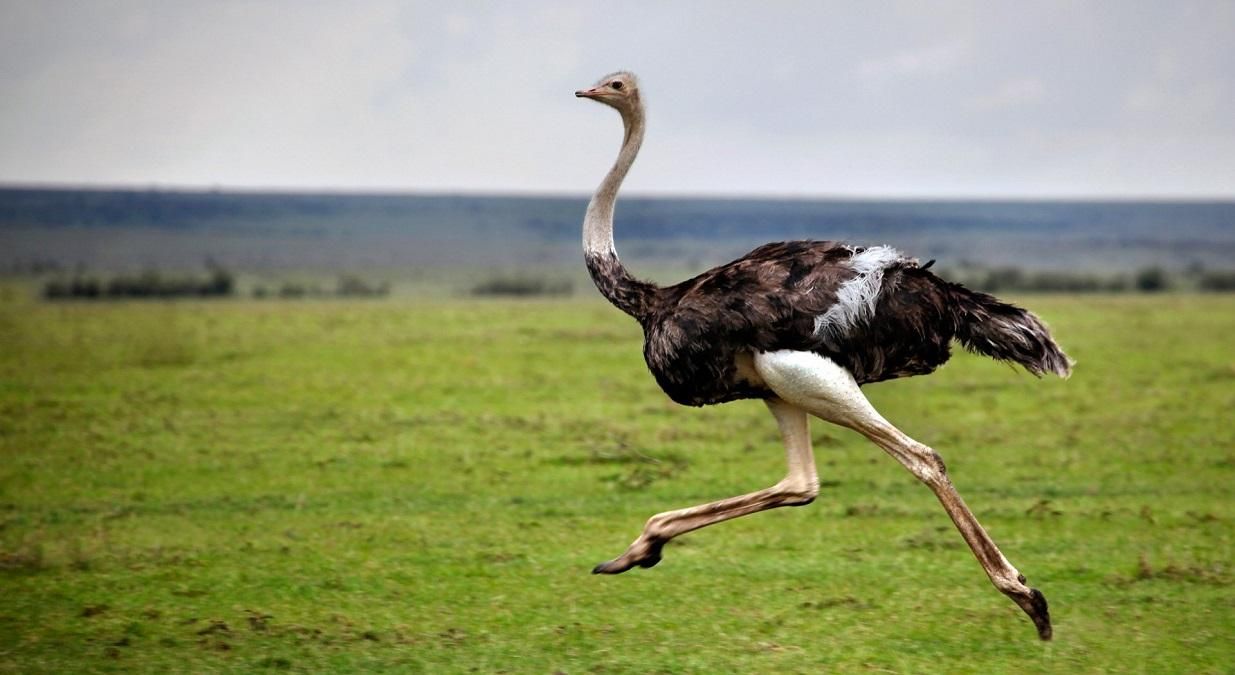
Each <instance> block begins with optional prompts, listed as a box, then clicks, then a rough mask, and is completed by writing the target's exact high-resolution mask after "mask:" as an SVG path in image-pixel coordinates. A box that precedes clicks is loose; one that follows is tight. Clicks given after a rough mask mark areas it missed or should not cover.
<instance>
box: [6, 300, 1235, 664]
mask: <svg viewBox="0 0 1235 675" xmlns="http://www.w3.org/2000/svg"><path fill="white" fill-rule="evenodd" d="M0 297H2V298H3V300H0V671H5V672H23V673H28V672H88V671H117V672H118V671H125V672H128V671H146V672H153V671H169V670H170V671H192V672H210V671H234V670H245V671H247V670H259V669H263V668H269V669H276V670H280V669H283V670H287V669H290V670H303V671H317V672H331V671H371V670H382V671H400V670H401V671H408V672H426V673H440V672H468V671H476V672H531V673H553V672H558V671H561V672H566V673H584V672H634V673H647V672H701V673H713V672H822V671H832V672H836V671H842V672H843V671H857V672H862V671H876V672H972V673H999V672H1030V673H1032V672H1054V673H1078V672H1145V673H1162V672H1180V673H1198V672H1231V671H1232V663H1235V562H1233V561H1235V425H1232V419H1233V412H1232V411H1235V338H1233V337H1232V336H1233V335H1235V297H1230V296H1224V297H1219V296H1209V297H1201V296H1175V295H1167V296H1158V297H1144V296H1142V297H1130V296H1119V297H1114V296H1084V297H1029V298H1020V300H1022V301H1023V302H1024V303H1025V304H1027V305H1029V306H1031V307H1033V308H1034V309H1036V310H1038V311H1039V313H1040V314H1042V315H1043V316H1044V317H1045V318H1046V319H1047V320H1048V321H1049V322H1050V323H1051V324H1052V326H1053V327H1054V328H1055V331H1056V333H1057V335H1058V337H1059V339H1060V341H1061V342H1062V343H1063V344H1064V345H1065V347H1066V348H1068V350H1069V351H1070V353H1071V354H1072V355H1073V356H1074V357H1075V358H1076V359H1077V360H1078V362H1079V365H1078V367H1077V369H1076V373H1075V375H1074V376H1073V378H1072V379H1071V380H1070V381H1066V382H1064V381H1059V380H1042V381H1038V380H1035V379H1034V378H1033V377H1031V376H1029V375H1027V374H1025V373H1023V372H1020V371H1013V370H1010V369H1009V368H1008V367H1007V366H1004V365H1000V364H997V363H994V362H991V361H988V360H982V359H978V358H976V357H971V356H969V355H964V354H962V355H958V356H957V358H955V359H954V360H953V362H952V363H950V364H949V365H948V366H946V367H945V368H944V369H942V370H941V371H940V372H939V373H937V374H935V375H933V376H931V377H926V378H916V379H912V380H907V381H901V382H892V383H885V384H879V385H873V386H870V387H867V392H868V395H869V396H870V397H871V399H872V400H873V401H874V402H875V405H876V406H877V407H878V408H880V409H881V410H882V411H883V412H884V414H885V415H886V416H887V417H888V418H889V419H891V420H892V421H893V422H895V423H897V424H898V425H899V426H900V427H901V428H903V429H904V430H906V431H907V432H908V433H909V434H910V435H913V436H914V437H916V438H917V439H919V440H921V441H923V442H925V443H927V444H929V445H931V446H932V447H934V448H936V449H937V450H939V451H940V452H941V453H942V454H943V456H944V458H945V459H946V460H947V462H948V466H949V468H950V471H951V475H952V477H953V480H954V482H955V483H956V485H957V487H958V488H959V490H960V491H961V493H962V494H963V495H964V496H965V498H966V499H967V500H968V501H969V503H970V505H971V506H972V507H973V508H974V510H975V512H976V513H977V515H978V516H979V518H981V519H982V520H983V522H984V523H985V524H986V525H987V527H988V529H989V530H990V531H991V533H992V535H993V536H994V537H995V538H996V540H997V541H998V542H999V543H1000V544H1001V546H1002V547H1003V549H1004V551H1005V553H1006V554H1007V555H1008V557H1009V558H1010V559H1011V560H1012V561H1013V563H1014V564H1016V565H1017V566H1018V567H1019V568H1020V569H1021V571H1023V572H1024V573H1025V574H1026V575H1027V576H1028V577H1029V580H1030V582H1031V583H1032V585H1034V586H1037V587H1038V588H1040V589H1041V590H1042V591H1043V592H1044V593H1045V594H1046V597H1047V598H1048V599H1049V600H1050V602H1051V610H1052V615H1053V617H1054V619H1055V624H1056V626H1055V636H1056V637H1055V640H1054V642H1051V643H1041V642H1039V641H1038V639H1037V637H1036V635H1035V633H1034V630H1033V627H1032V625H1031V624H1030V622H1029V621H1028V620H1027V618H1026V617H1025V616H1024V615H1023V614H1022V613H1021V611H1020V610H1019V609H1017V608H1016V607H1015V606H1014V605H1013V604H1012V603H1011V602H1009V601H1008V600H1007V599H1006V598H1004V597H1003V596H1002V595H1000V594H999V593H998V592H997V591H995V590H994V589H993V588H992V587H991V586H990V584H989V583H988V582H987V580H986V578H985V577H984V575H983V574H982V572H981V570H980V568H979V567H978V565H977V563H976V562H975V561H974V560H973V558H972V556H971V555H970V553H969V551H968V550H967V549H966V548H965V547H964V546H963V544H962V542H961V539H960V537H959V535H957V534H956V532H955V531H953V529H952V527H951V524H950V523H949V521H948V520H947V517H946V516H945V514H944V512H943V510H942V509H941V508H940V507H939V505H938V503H937V502H936V501H935V500H934V497H933V496H932V495H931V493H930V491H929V490H927V489H926V488H925V487H924V486H922V485H919V484H917V483H916V482H915V480H914V479H913V478H912V477H911V476H910V475H909V474H908V473H907V472H906V471H905V470H904V469H902V468H901V467H900V466H899V465H898V464H896V463H895V462H894V461H893V460H891V459H890V458H888V457H886V456H884V455H883V454H882V453H881V452H880V451H879V450H878V449H877V448H875V447H874V446H872V445H870V444H869V443H867V442H866V441H864V440H862V439H860V438H859V437H858V436H856V435H855V434H852V433H850V432H847V431H843V430H840V429H837V428H833V427H829V426H827V425H825V424H823V423H819V422H816V423H815V424H814V425H813V432H814V438H815V444H816V454H817V457H818V461H819V465H820V477H821V479H822V481H823V492H822V494H821V495H820V498H819V499H818V501H816V502H815V503H814V504H812V505H810V506H808V507H805V508H799V509H781V510H777V511H773V512H769V513H764V514H759V515H755V516H752V517H750V518H744V519H739V520H737V521H733V522H731V523H726V524H723V525H719V526H717V527H714V528H708V529H705V530H702V531H700V532H696V533H693V534H690V535H687V536H685V537H683V538H681V539H680V540H677V541H675V542H674V543H672V544H670V545H669V546H668V547H667V548H666V551H665V560H664V562H663V563H661V565H660V566H658V567H656V568H655V569H651V570H634V571H632V572H630V573H628V574H625V575H622V576H618V577H595V576H592V575H590V574H589V571H590V569H591V567H592V565H593V564H595V563H597V562H599V561H601V560H605V559H608V558H610V557H612V556H614V555H616V554H618V553H620V552H621V551H622V550H623V549H624V548H625V546H626V545H627V544H628V543H629V542H630V541H631V540H632V539H633V538H634V536H635V535H636V534H637V532H638V530H639V528H640V527H641V526H642V524H643V521H644V520H645V519H646V518H647V516H649V515H651V514H652V513H655V512H658V511H663V510H667V509H670V508H676V507H681V506H687V505H690V504H695V503H699V502H702V501H707V500H711V499H715V498H718V497H723V496H730V495H734V494H738V493H740V492H746V491H749V490H753V489H757V488H761V487H766V486H767V485H770V484H771V483H773V482H775V481H776V480H777V479H779V478H780V477H781V475H782V474H783V471H784V466H783V457H782V452H783V451H782V450H781V447H780V443H779V440H778V438H777V435H776V430H775V425H774V423H773V421H772V419H771V416H770V415H768V414H767V412H766V411H765V410H764V408H763V406H762V405H761V404H759V403H757V402H740V403H734V404H730V405H727V406H721V407H714V408H708V409H702V410H695V409H688V408H682V407H677V406H674V405H672V404H671V403H669V402H668V401H667V400H666V399H665V397H664V396H663V395H662V394H661V393H660V392H659V391H658V390H657V389H656V386H655V384H654V382H653V381H652V379H651V378H650V377H649V376H648V374H647V373H646V371H645V369H644V366H643V364H642V359H641V356H640V336H639V331H638V328H637V326H636V325H635V324H634V323H633V322H631V321H629V320H628V319H627V318H626V317H625V316H623V315H621V314H620V313H619V312H617V311H616V310H613V309H612V308H610V307H608V306H606V305H603V304H601V303H600V302H599V301H597V302H588V301H582V300H571V301H558V302H548V301H532V302H518V303H516V302H497V301H494V302H489V301H454V302H428V301H414V302H413V301H408V300H387V301H379V302H372V303H369V302H351V303H348V302H341V301H339V302H336V301H321V302H302V303H298V302H290V303H274V302H267V303H259V302H240V301H237V302H183V303H174V304H160V303H149V304H142V303H131V304H107V305H86V304H54V305H53V304H43V303H38V302H34V301H30V300H27V299H26V298H25V295H24V294H22V293H19V292H17V291H15V290H14V289H13V288H9V289H7V290H6V292H5V293H4V294H3V295H2V296H0Z"/></svg>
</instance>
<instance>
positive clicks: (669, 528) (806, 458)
mask: <svg viewBox="0 0 1235 675" xmlns="http://www.w3.org/2000/svg"><path fill="white" fill-rule="evenodd" d="M767 405H768V409H769V410H771V411H772V414H773V415H774V416H775V417H776V423H777V425H778V426H780V433H781V436H782V437H783V438H784V441H785V454H786V456H787V459H788V463H789V471H788V473H787V475H786V476H785V478H784V479H782V480H781V481H780V482H779V483H777V484H776V485H773V486H772V487H770V488H766V489H764V490H759V491H757V492H751V493H748V494H744V495H740V496H738V497H730V498H729V499H722V500H720V501H715V502H711V503H708V504H701V505H699V506H692V507H690V508H685V509H678V510H676V511H666V512H664V513H658V514H656V515H654V516H652V517H651V518H649V519H648V522H647V524H646V525H644V527H643V533H642V534H640V535H639V538H638V539H636V540H635V541H634V543H632V544H631V545H630V547H629V548H627V549H626V552H625V553H623V554H622V555H620V556H618V557H617V558H614V559H613V560H610V561H608V562H603V563H601V564H599V565H597V566H596V568H595V569H593V570H592V573H593V574H618V573H620V572H625V571H626V570H628V569H630V568H632V567H635V566H636V565H637V566H639V567H651V566H653V565H655V564H656V563H658V562H660V550H661V548H663V547H664V545H665V543H666V542H668V541H669V540H670V539H673V538H674V537H676V536H678V535H679V534H684V533H686V532H690V531H691V530H697V529H699V528H701V527H706V526H708V525H712V524H714V523H719V522H721V521H725V520H729V519H731V518H737V517H739V516H745V515H747V514H750V513H757V512H759V511H766V510H767V509H774V508H776V507H778V506H802V505H804V504H809V503H811V502H812V501H814V500H815V496H816V495H818V494H819V476H818V474H816V473H815V457H814V455H813V454H812V453H811V448H810V430H809V429H808V423H809V418H808V417H807V416H806V412H805V411H803V410H801V409H800V408H796V407H794V406H792V405H789V404H788V403H785V402H784V401H780V400H777V399H769V400H768V401H767Z"/></svg>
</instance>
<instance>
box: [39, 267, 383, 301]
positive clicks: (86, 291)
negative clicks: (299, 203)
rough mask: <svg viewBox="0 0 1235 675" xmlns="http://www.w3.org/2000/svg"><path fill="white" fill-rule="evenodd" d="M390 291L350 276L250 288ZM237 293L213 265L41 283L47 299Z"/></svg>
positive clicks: (263, 294) (284, 293)
mask: <svg viewBox="0 0 1235 675" xmlns="http://www.w3.org/2000/svg"><path fill="white" fill-rule="evenodd" d="M389 294H390V284H389V283H387V282H384V281H383V282H380V283H372V282H368V281H365V280H364V279H361V278H360V277H357V276H353V275H343V276H341V277H339V279H338V281H337V283H336V284H335V287H334V288H332V289H323V288H322V287H321V286H320V285H318V284H312V283H309V284H306V283H299V282H292V281H287V282H283V283H281V284H279V285H277V286H274V287H271V288H268V287H266V286H264V285H258V286H255V287H254V288H253V291H252V295H253V297H254V298H258V299H266V298H281V299H296V298H324V297H348V298H356V297H383V296H386V295H389ZM237 295H239V292H238V290H237V287H236V281H235V277H234V275H233V274H232V273H231V272H229V271H227V270H226V269H223V268H222V267H220V266H218V265H214V264H210V265H207V274H206V275H205V276H192V275H189V276H186V275H180V276H176V275H168V274H164V273H162V272H159V271H157V270H147V271H145V272H142V273H140V274H118V275H115V276H112V277H109V278H103V277H99V276H94V275H90V274H87V273H84V272H78V273H77V274H75V275H73V276H72V277H70V278H55V279H51V280H49V281H47V282H46V283H45V284H44V285H43V297H44V298H46V299H48V300H124V299H141V298H162V299H170V298H229V297H236V296H237Z"/></svg>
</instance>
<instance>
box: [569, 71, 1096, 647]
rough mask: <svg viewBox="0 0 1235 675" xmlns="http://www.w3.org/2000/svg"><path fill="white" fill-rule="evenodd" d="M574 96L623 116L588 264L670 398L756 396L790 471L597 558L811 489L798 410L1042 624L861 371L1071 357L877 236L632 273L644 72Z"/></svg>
mask: <svg viewBox="0 0 1235 675" xmlns="http://www.w3.org/2000/svg"><path fill="white" fill-rule="evenodd" d="M575 96H578V97H580V98H589V99H592V100H594V101H599V102H601V103H604V104H605V105H607V106H609V107H611V108H614V109H615V110H617V111H618V113H619V114H620V115H621V117H622V123H623V126H624V127H625V131H626V135H625V138H624V140H623V142H622V147H621V151H620V152H619V153H618V158H617V161H616V162H615V163H614V165H613V168H612V169H610V170H609V173H608V174H607V175H606V176H605V177H604V180H602V181H601V183H600V186H599V187H598V188H597V189H596V193H595V194H594V195H593V196H592V199H591V202H590V203H589V204H588V207H587V213H586V215H585V216H584V220H583V249H584V256H585V258H586V261H587V268H588V272H589V273H590V274H591V277H592V280H593V281H594V282H595V284H596V287H597V288H598V289H599V290H600V292H601V294H602V295H604V296H605V298H606V299H608V300H609V302H610V303H612V304H613V305H614V306H615V307H617V308H618V309H620V310H622V311H623V312H625V313H627V314H629V315H630V316H632V317H634V318H635V319H636V320H637V321H638V322H639V324H640V325H641V326H642V327H643V335H644V346H643V354H644V359H645V361H646V362H647V366H648V369H649V370H650V371H651V372H652V375H654V376H655V377H656V382H657V383H658V384H659V385H660V387H661V389H663V390H664V391H665V393H666V394H668V395H669V398H671V399H673V400H674V401H675V402H677V403H680V404H684V405H690V406H703V405H710V404H714V403H724V402H726V401H734V400H738V399H749V398H754V399H761V400H763V402H764V403H765V404H766V405H767V407H768V409H769V410H770V411H771V412H772V415H773V416H774V417H775V418H776V423H777V425H778V426H779V428H780V433H781V436H782V437H783V439H784V445H785V449H786V454H787V458H788V465H789V468H788V473H787V475H786V476H785V478H784V479H782V480H781V481H780V482H778V483H776V484H775V485H773V486H772V487H769V488H766V489H763V490H759V491H757V492H751V493H749V494H744V495H740V496H737V497H731V498H729V499H722V500H720V501H715V502H711V503H708V504H702V505H699V506H694V507H690V508H685V509H678V510H675V511H666V512H664V513H658V514H656V515H654V516H652V517H651V518H650V519H649V520H648V521H647V524H646V525H645V526H644V528H643V532H642V533H641V534H640V535H639V537H638V538H637V539H635V541H634V543H632V544H631V545H630V547H629V548H627V549H626V551H625V552H624V553H622V555H620V556H618V557H617V558H614V559H613V560H610V561H608V562H604V563H601V564H599V565H597V566H596V568H595V569H594V570H593V573H595V574H619V573H621V572H625V571H626V570H629V569H631V568H633V567H636V566H638V567H652V566H653V565H655V564H656V563H658V562H660V559H661V550H662V549H663V548H664V545H665V543H666V542H668V541H669V540H671V539H673V538H674V537H676V536H678V535H680V534H683V533H686V532H690V531H692V530H697V529H699V528H701V527H705V526H708V525H712V524H715V523H719V522H722V521H725V520H729V519H731V518H737V517H739V516H745V515H748V514H751V513H756V512H759V511H763V510H766V509H773V508H777V507H781V506H802V505H805V504H809V503H810V502H812V501H814V499H815V497H816V496H817V495H818V494H819V478H818V475H817V473H816V470H815V460H814V455H813V454H812V451H811V439H810V433H809V430H808V417H807V416H808V415H814V416H815V417H818V418H820V419H823V420H826V421H828V422H832V423H833V424H838V425H840V426H843V427H847V428H849V429H853V430H854V431H856V432H858V433H860V434H862V435H863V436H865V437H866V438H867V439H869V440H870V441H871V442H873V443H874V444H875V445H878V446H879V447H880V448H883V450H884V451H885V452H887V453H888V454H889V455H891V456H892V457H893V458H895V459H896V460H897V461H899V462H900V463H901V464H903V465H904V466H905V468H907V469H909V471H910V472H912V473H913V475H914V476H916V477H917V478H918V479H919V480H921V481H922V482H923V483H925V484H926V485H927V486H928V487H930V489H931V490H932V491H934V493H935V496H936V497H938V498H939V502H940V503H941V504H943V508H944V509H945V510H946V511H947V512H948V516H950V517H951V518H952V522H953V523H954V524H955V525H956V529H957V530H959V531H960V534H961V536H962V537H964V539H965V542H966V543H968V544H969V548H970V549H972V550H973V554H974V556H976V557H977V559H978V562H979V563H981V565H982V568H983V569H984V570H985V571H986V574H987V576H988V577H990V580H991V582H992V583H993V584H994V585H995V587H996V588H998V589H999V590H1000V591H1001V592H1003V593H1004V594H1005V595H1007V596H1008V597H1010V598H1011V599H1012V600H1013V601H1014V602H1015V603H1016V604H1017V605H1019V606H1020V608H1021V609H1022V610H1024V611H1025V613H1026V614H1028V615H1029V618H1030V619H1032V620H1033V622H1034V625H1035V626H1036V627H1037V630H1038V636H1039V637H1040V638H1041V639H1043V640H1049V639H1050V638H1051V620H1050V614H1049V613H1048V611H1047V605H1046V598H1045V597H1043V595H1042V593H1041V592H1040V591H1038V590H1037V589H1036V588H1031V587H1030V586H1028V585H1027V584H1026V580H1025V577H1024V576H1023V575H1022V574H1021V573H1020V572H1018V571H1017V569H1016V568H1015V567H1013V566H1012V563H1010V562H1008V559H1007V558H1005V557H1004V555H1003V553H1001V552H1000V551H999V548H998V547H997V546H996V545H995V542H994V541H993V540H992V539H991V537H990V536H989V535H988V534H987V533H986V531H985V530H984V529H982V526H981V525H980V524H978V520H977V518H975V517H974V515H973V513H972V512H971V511H970V510H969V508H968V507H967V506H966V505H965V502H964V501H963V500H962V499H961V496H960V495H959V494H958V493H957V492H956V489H955V488H954V487H952V482H951V481H950V480H949V479H948V474H947V469H946V468H945V467H944V463H943V459H942V458H941V457H940V456H939V455H938V454H937V453H936V452H935V451H934V450H932V449H931V448H929V447H927V446H925V445H923V444H921V443H919V442H917V441H915V440H913V439H912V438H910V437H909V436H907V435H905V434H904V433H902V432H901V431H900V430H899V429H897V428H896V427H894V426H892V425H891V424H890V423H889V422H888V421H887V420H885V419H884V418H883V417H882V416H881V415H880V414H879V413H878V412H876V411H875V409H874V408H873V407H872V406H871V404H870V402H868V401H867V400H866V397H865V396H863V394H862V391H861V389H859V387H860V385H863V384H866V383H868V382H879V381H881V380H889V379H893V378H897V377H908V376H911V375H925V374H927V373H930V372H932V371H934V370H935V369H936V368H938V367H939V366H940V365H942V364H943V363H944V362H945V361H947V360H948V357H949V356H950V353H949V343H950V342H951V341H952V339H953V338H956V339H957V340H959V341H960V343H961V344H962V345H964V346H965V347H966V348H968V349H970V350H972V351H975V352H978V353H981V354H985V355H987V356H990V357H993V358H996V359H1000V360H1003V361H1010V362H1015V363H1019V364H1021V365H1022V366H1023V367H1024V368H1025V369H1026V370H1028V371H1029V372H1031V373H1033V374H1034V375H1041V374H1042V373H1046V372H1050V373H1055V374H1056V375H1059V376H1061V377H1067V376H1068V375H1069V373H1070V371H1071V361H1070V359H1069V358H1068V357H1067V355H1065V354H1064V353H1063V351H1062V350H1061V349H1060V348H1059V346H1058V345H1056V344H1055V342H1054V340H1052V338H1051V335H1050V333H1049V331H1048V330H1047V327H1046V326H1045V325H1044V324H1043V323H1042V322H1041V321H1040V320H1039V319H1038V318H1037V317H1036V316H1034V315H1033V314H1031V313H1029V312H1027V311H1025V310H1023V309H1021V308H1019V307H1014V306H1012V305H1009V304H1006V303H1003V302H1000V301H999V300H997V299H995V298H994V297H992V296H990V295H986V294H984V293H977V292H974V291H970V290H968V289H966V288H964V287H963V286H960V285H959V284H954V283H949V282H946V281H943V280H942V279H940V278H939V277H936V276H935V275H934V274H931V273H930V272H929V271H927V269H926V268H927V267H929V264H928V265H926V266H922V265H919V264H918V262H917V261H916V260H914V259H912V258H906V257H904V256H903V255H901V254H900V253H898V252H897V251H896V250H894V249H892V248H890V247H887V246H874V247H870V248H862V247H858V246H849V245H846V244H843V243H838V242H831V241H790V242H781V243H773V244H765V245H764V246H760V247H759V248H756V249H755V250H753V251H751V252H750V253H748V254H746V255H745V256H743V257H741V258H739V259H737V260H734V261H733V262H731V263H728V264H726V265H722V266H720V267H717V268H715V269H712V270H709V271H707V272H704V273H703V274H700V275H699V276H697V277H695V278H693V279H690V280H687V281H684V282H682V283H680V284H677V285H676V286H668V287H664V288H661V287H658V286H655V285H653V284H650V283H647V282H644V281H639V280H638V279H635V278H634V277H632V276H631V275H630V274H629V273H628V272H627V271H626V268H625V267H624V266H623V265H622V263H621V261H620V260H618V256H617V252H616V250H615V249H614V246H613V210H614V203H615V202H616V201H617V193H618V188H619V187H620V186H621V184H622V180H623V179H624V178H625V177H626V173H627V172H628V171H629V170H630V167H631V164H633V163H634V161H635V155H636V154H638V152H639V146H640V144H641V143H642V142H643V132H644V108H643V103H642V101H641V100H640V93H639V83H638V80H636V78H635V76H634V75H633V74H631V73H628V72H617V73H614V74H612V75H608V76H606V77H604V78H602V79H601V80H600V81H599V82H597V83H596V85H595V86H593V87H591V88H590V89H584V90H581V91H577V92H575Z"/></svg>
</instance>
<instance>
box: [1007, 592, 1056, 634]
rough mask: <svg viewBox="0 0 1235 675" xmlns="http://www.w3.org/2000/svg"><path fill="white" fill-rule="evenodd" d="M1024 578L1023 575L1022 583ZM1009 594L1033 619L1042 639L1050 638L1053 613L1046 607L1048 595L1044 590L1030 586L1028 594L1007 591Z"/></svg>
mask: <svg viewBox="0 0 1235 675" xmlns="http://www.w3.org/2000/svg"><path fill="white" fill-rule="evenodd" d="M1024 578H1025V577H1021V579H1022V581H1021V583H1024V581H1023V580H1024ZM1007 595H1008V597H1010V598H1012V601H1013V602H1015V603H1016V604H1017V605H1018V606H1019V607H1020V608H1021V609H1023V610H1025V613H1026V614H1028V615H1029V618H1030V619H1031V620H1033V625H1034V627H1036V628H1037V629H1038V637H1039V638H1040V639H1042V640H1050V639H1051V635H1052V630H1051V613H1050V611H1049V610H1048V609H1047V608H1046V596H1044V595H1042V591H1039V590H1038V589H1036V588H1030V589H1029V593H1028V594H1024V593H1007Z"/></svg>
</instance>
